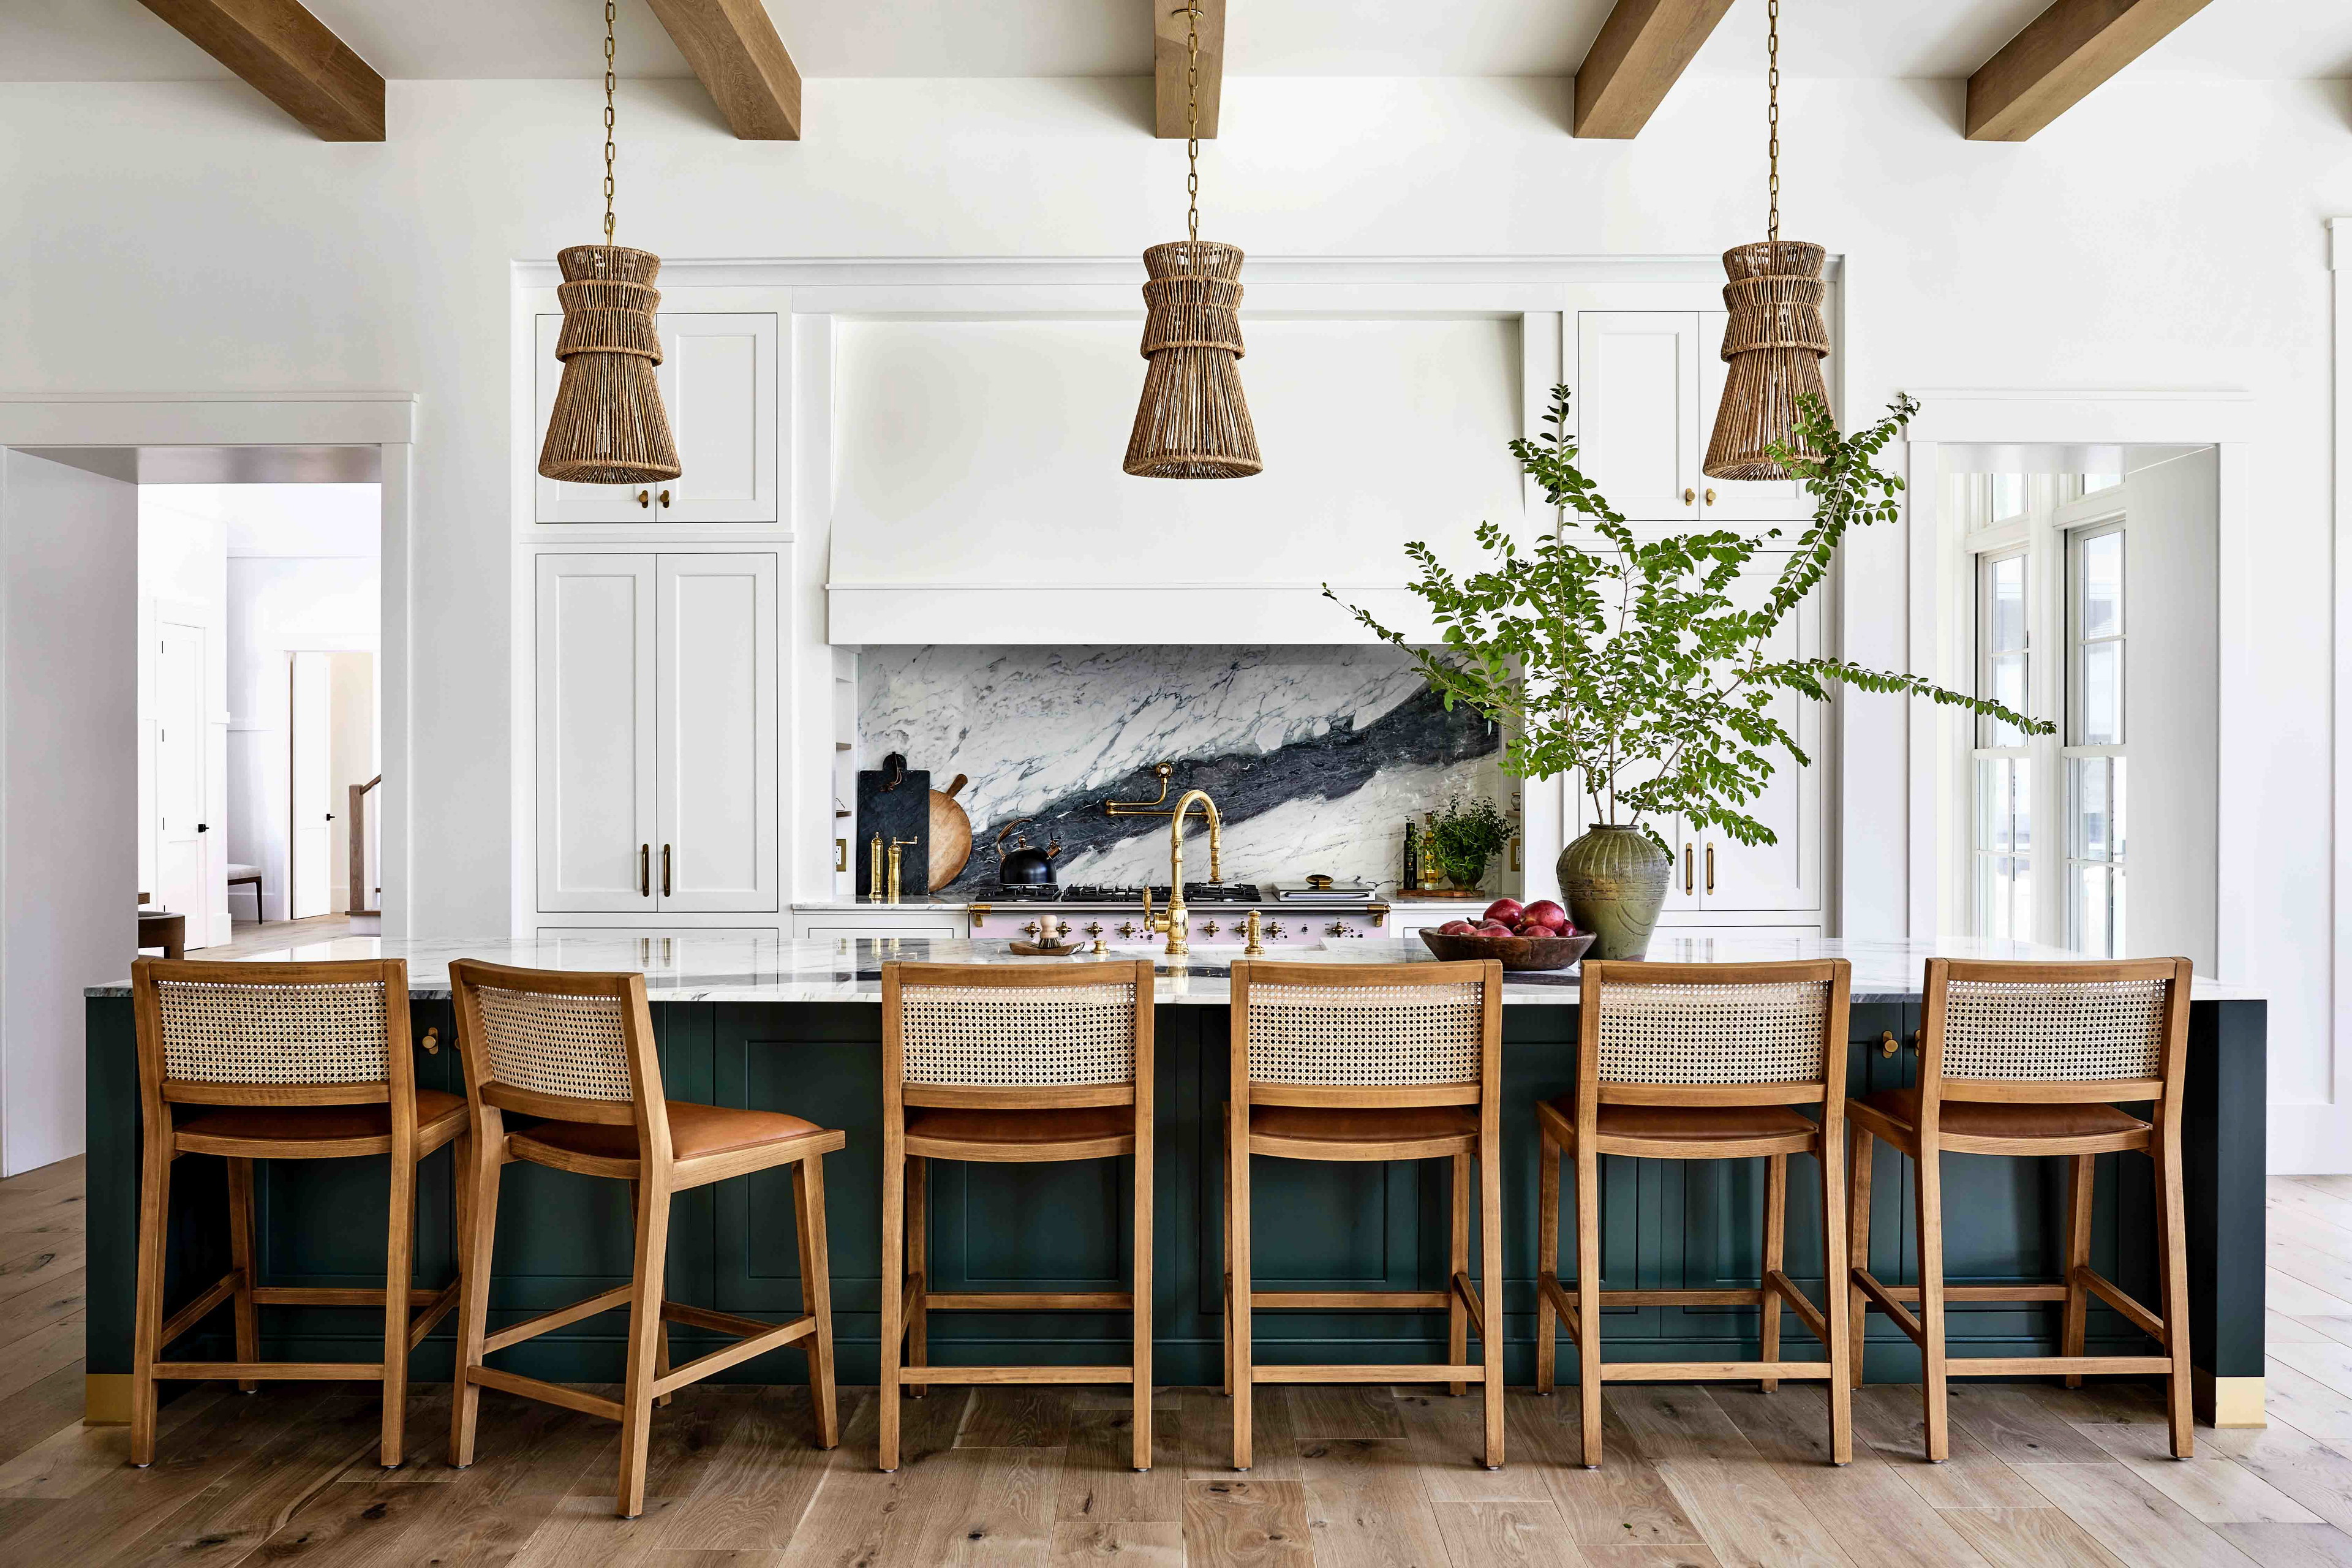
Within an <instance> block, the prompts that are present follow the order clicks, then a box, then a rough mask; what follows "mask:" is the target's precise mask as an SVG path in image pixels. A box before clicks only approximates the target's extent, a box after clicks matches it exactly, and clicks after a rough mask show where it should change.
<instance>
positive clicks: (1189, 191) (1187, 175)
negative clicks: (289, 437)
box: [607, 0, 1780, 245]
mask: <svg viewBox="0 0 2352 1568" xmlns="http://www.w3.org/2000/svg"><path fill="white" fill-rule="evenodd" d="M607 4H608V5H609V4H610V0H607ZM1773 4H1775V5H1778V4H1780V0H1773ZM1184 138H1185V140H1184V201H1185V205H1186V212H1185V215H1184V233H1185V236H1186V237H1187V238H1188V239H1190V240H1191V242H1192V244H1194V245H1198V244H1200V243H1201V0H1185V3H1184Z"/></svg>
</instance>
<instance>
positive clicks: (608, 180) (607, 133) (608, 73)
mask: <svg viewBox="0 0 2352 1568" xmlns="http://www.w3.org/2000/svg"><path fill="white" fill-rule="evenodd" d="M1773 3H1776V5H1778V0H1773ZM612 5H614V0H604V245H612V87H614V78H612Z"/></svg>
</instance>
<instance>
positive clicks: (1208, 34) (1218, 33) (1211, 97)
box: [1146, 0, 1225, 142]
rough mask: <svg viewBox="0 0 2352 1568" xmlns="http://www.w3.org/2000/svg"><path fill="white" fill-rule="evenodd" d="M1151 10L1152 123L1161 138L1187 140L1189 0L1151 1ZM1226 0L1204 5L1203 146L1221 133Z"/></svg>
mask: <svg viewBox="0 0 2352 1568" xmlns="http://www.w3.org/2000/svg"><path fill="white" fill-rule="evenodd" d="M1146 3H1147V4H1148V5H1150V6H1151V16H1152V29H1151V37H1152V43H1151V77H1152V97H1153V100H1154V114H1153V118H1154V120H1155V121H1156V122H1157V128H1158V133H1159V134H1160V136H1161V137H1163V138H1165V137H1173V138H1174V139H1175V140H1177V141H1179V142H1181V141H1183V140H1184V139H1185V130H1184V104H1185V93H1186V86H1187V84H1186V81H1185V59H1186V48H1185V38H1186V37H1187V35H1188V33H1189V30H1190V29H1189V26H1188V24H1187V21H1186V18H1185V15H1184V0H1146ZM1224 89H1225V0H1201V117H1200V132H1199V134H1200V137H1201V140H1202V141H1203V142H1206V141H1210V140H1212V139H1213V138H1214V137H1215V136H1216V134H1217V107H1218V105H1219V104H1220V103H1221V102H1223V99H1224V96H1225V92H1224Z"/></svg>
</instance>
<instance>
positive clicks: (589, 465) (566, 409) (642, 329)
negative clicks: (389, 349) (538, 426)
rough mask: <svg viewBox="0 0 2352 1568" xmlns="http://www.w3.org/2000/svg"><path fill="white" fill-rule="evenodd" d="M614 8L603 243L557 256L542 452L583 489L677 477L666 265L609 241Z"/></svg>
mask: <svg viewBox="0 0 2352 1568" xmlns="http://www.w3.org/2000/svg"><path fill="white" fill-rule="evenodd" d="M613 5H614V0H604V244H602V245H574V246H570V247H566V248H564V249H562V250H560V251H557V252H556V254H555V264H556V266H557V267H558V268H562V272H563V281H562V283H561V284H560V285H558V286H557V288H556V290H555V295H556V298H557V299H558V300H562V304H563V331H562V335H561V336H560V337H558V338H557V339H556V342H555V357H556V358H557V359H559V360H561V361H562V362H563V380H562V383H561V384H559V385H558V386H557V387H556V389H555V409H554V412H553V413H551V414H550V415H549V416H548V420H547V439H546V441H545V442H544V443H543V444H542V445H541V447H540V449H539V471H540V472H541V474H543V475H545V476H546V477H547V478H549V479H566V480H569V481H571V482H572V483H573V484H582V485H642V484H646V483H647V482H651V481H659V480H662V479H676V478H677V477H678V474H679V472H680V469H679V468H678V463H677V441H676V439H675V438H673V437H671V435H670V430H669V416H668V415H667V414H666V413H664V412H663V411H662V401H661V390H660V388H659V387H657V386H656V384H655V382H654V367H655V366H656V365H657V364H659V363H661V357H662V356H661V334H660V332H659V331H657V330H656V328H655V326H654V310H655V308H656V306H658V305H659V304H660V303H661V291H660V290H659V289H656V288H655V287H654V279H655V277H656V275H657V274H658V273H659V272H660V271H661V258H660V257H658V256H656V255H655V254H653V252H651V251H649V250H631V249H629V248H628V247H626V246H620V245H614V243H613V87H614V78H613Z"/></svg>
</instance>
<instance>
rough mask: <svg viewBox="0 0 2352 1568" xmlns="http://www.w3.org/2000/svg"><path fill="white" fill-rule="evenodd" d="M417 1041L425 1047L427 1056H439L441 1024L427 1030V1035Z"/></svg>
mask: <svg viewBox="0 0 2352 1568" xmlns="http://www.w3.org/2000/svg"><path fill="white" fill-rule="evenodd" d="M416 1043H417V1044H418V1045H420V1046H423V1047H425V1055H426V1056H428V1057H437V1056H439V1055H440V1054H441V1026H440V1025H438V1024H436V1025H434V1026H432V1027H431V1028H429V1029H427V1030H425V1037H424V1038H423V1039H421V1040H419V1041H417V1042H416Z"/></svg>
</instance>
